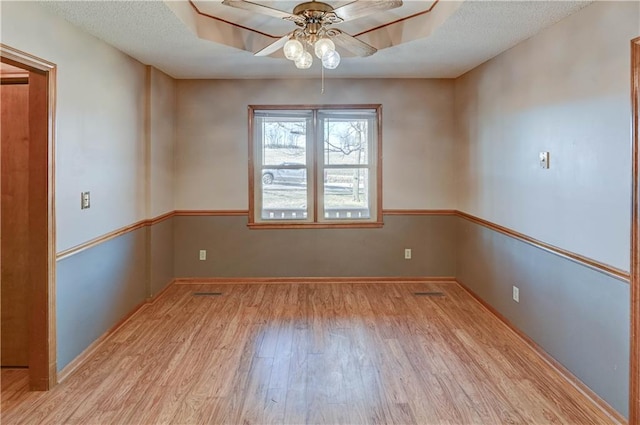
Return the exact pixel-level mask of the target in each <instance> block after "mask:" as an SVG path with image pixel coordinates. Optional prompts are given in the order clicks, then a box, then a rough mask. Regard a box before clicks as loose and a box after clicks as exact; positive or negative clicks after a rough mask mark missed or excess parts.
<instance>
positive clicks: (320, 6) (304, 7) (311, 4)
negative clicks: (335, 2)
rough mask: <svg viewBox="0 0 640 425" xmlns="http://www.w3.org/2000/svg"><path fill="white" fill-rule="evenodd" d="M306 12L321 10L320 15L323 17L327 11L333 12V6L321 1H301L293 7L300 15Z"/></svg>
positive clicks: (295, 13)
mask: <svg viewBox="0 0 640 425" xmlns="http://www.w3.org/2000/svg"><path fill="white" fill-rule="evenodd" d="M304 12H319V13H318V15H319V16H318V17H320V18H321V17H322V15H324V14H325V13H327V12H333V7H331V6H330V5H328V4H326V3H321V2H319V1H308V2H306V3H300V4H299V5H297V6H296V7H295V8H294V9H293V14H294V15H300V14H302V13H304ZM310 17H311V16H310Z"/></svg>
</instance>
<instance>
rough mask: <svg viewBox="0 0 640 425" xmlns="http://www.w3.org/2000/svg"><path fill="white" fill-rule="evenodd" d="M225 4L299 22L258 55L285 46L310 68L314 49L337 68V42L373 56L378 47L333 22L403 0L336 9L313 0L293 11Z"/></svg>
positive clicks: (371, 0)
mask: <svg viewBox="0 0 640 425" xmlns="http://www.w3.org/2000/svg"><path fill="white" fill-rule="evenodd" d="M222 4H224V5H226V6H231V7H235V8H238V9H243V10H247V11H250V12H255V13H260V14H263V15H267V16H272V17H275V18H279V19H284V20H286V21H291V22H293V23H294V24H295V25H297V28H296V29H295V30H293V31H291V32H290V33H288V34H286V35H284V36H283V37H281V38H280V39H278V40H277V41H276V42H274V43H272V44H270V45H268V46H267V47H265V48H264V49H262V50H260V51H258V52H257V53H255V56H268V55H270V54H272V53H275V52H276V51H277V50H278V49H280V48H282V49H283V52H284V55H285V57H286V58H287V59H290V60H292V61H294V63H295V65H296V67H298V68H300V69H307V68H309V67H311V64H312V63H313V56H312V55H311V53H309V51H308V50H313V51H314V53H315V54H316V56H317V57H318V59H321V60H322V66H323V67H324V68H327V69H335V68H336V67H337V66H338V65H339V64H340V54H339V53H338V52H337V51H336V49H335V45H336V44H337V45H338V46H340V47H342V48H344V49H345V50H348V51H349V52H351V53H353V54H355V55H357V56H363V57H364V56H371V55H373V54H374V53H375V52H376V51H377V49H376V48H375V47H373V46H370V45H369V44H367V43H365V42H363V41H360V40H358V39H357V38H355V37H353V36H351V35H349V34H347V33H345V32H343V31H341V30H339V29H337V28H333V27H332V25H334V24H339V23H341V22H347V21H351V20H354V19H357V18H362V17H363V16H367V15H370V14H372V13H376V12H380V11H384V10H390V9H395V8H397V7H400V6H402V0H360V1H358V0H354V1H352V2H351V3H348V4H346V5H344V6H340V7H338V8H336V9H334V8H333V7H332V6H331V5H329V4H327V3H322V2H319V1H315V0H313V1H309V2H305V3H300V4H299V5H297V6H296V7H295V8H294V9H293V13H289V12H285V11H282V10H279V9H274V8H272V7H268V6H264V5H262V4H258V3H254V2H251V1H247V0H224V1H223V2H222ZM334 42H335V43H334Z"/></svg>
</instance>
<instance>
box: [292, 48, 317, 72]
mask: <svg viewBox="0 0 640 425" xmlns="http://www.w3.org/2000/svg"><path fill="white" fill-rule="evenodd" d="M295 64H296V68H298V69H309V68H311V64H313V56H311V53H309V52H303V53H302V55H300V57H298V59H296V60H295Z"/></svg>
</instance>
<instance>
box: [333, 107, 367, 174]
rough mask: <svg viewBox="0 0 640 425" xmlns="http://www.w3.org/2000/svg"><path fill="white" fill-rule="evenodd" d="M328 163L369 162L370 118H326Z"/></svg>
mask: <svg viewBox="0 0 640 425" xmlns="http://www.w3.org/2000/svg"><path fill="white" fill-rule="evenodd" d="M324 162H325V164H326V165H330V164H331V165H340V164H351V165H367V164H368V163H369V120H368V119H345V118H340V119H335V118H332V117H325V118H324Z"/></svg>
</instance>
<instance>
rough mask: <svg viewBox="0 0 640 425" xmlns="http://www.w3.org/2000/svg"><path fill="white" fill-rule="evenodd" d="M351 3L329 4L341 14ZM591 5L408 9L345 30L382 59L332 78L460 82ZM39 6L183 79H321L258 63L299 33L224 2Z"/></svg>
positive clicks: (273, 62)
mask: <svg viewBox="0 0 640 425" xmlns="http://www.w3.org/2000/svg"><path fill="white" fill-rule="evenodd" d="M254 1H255V2H256V3H261V4H264V5H269V6H271V7H276V8H278V9H282V10H292V9H293V7H294V6H295V5H296V4H297V3H298V2H291V1H260V0H254ZM360 1H365V2H366V1H367V0H360ZM349 2H350V1H328V3H330V4H331V5H332V6H334V7H339V6H340V5H343V4H346V3H349ZM434 3H435V5H434ZM589 3H591V2H590V1H579V2H576V1H566V2H565V1H472V0H467V1H447V0H440V1H437V2H435V1H431V0H430V1H423V0H413V1H412V0H405V2H404V5H403V6H401V7H399V8H397V9H393V10H390V11H385V12H379V13H376V14H374V15H370V16H367V17H365V18H360V19H357V20H354V21H351V22H346V23H342V24H338V26H337V28H339V29H341V30H343V31H346V32H349V33H351V34H354V35H356V34H360V33H364V34H361V35H359V36H358V37H359V38H360V39H362V40H363V41H365V42H367V43H369V44H372V45H373V46H375V47H377V48H378V49H379V51H378V53H376V54H375V55H373V56H370V57H366V58H359V57H345V58H344V59H343V62H342V63H341V64H340V67H338V69H336V70H332V71H329V72H327V73H326V76H327V77H328V78H331V77H347V78H358V77H362V78H367V77H381V78H386V77H388V78H455V77H458V76H459V75H461V74H463V73H465V72H466V71H468V70H470V69H472V68H474V67H476V66H478V65H479V64H481V63H483V62H485V61H487V60H488V59H491V58H492V57H494V56H496V55H498V54H499V53H501V52H503V51H505V50H507V49H508V48H510V47H512V46H514V45H515V44H517V43H519V42H521V41H523V40H525V39H527V38H529V37H531V36H532V35H534V34H536V33H537V32H539V31H540V30H542V29H544V28H546V27H548V26H550V25H552V24H554V23H555V22H558V21H560V20H561V19H563V18H565V17H567V16H569V15H571V14H572V13H575V12H577V11H578V10H579V9H581V8H582V7H585V6H587V5H588V4H589ZM41 5H42V6H43V7H45V8H47V9H48V10H50V11H51V12H53V13H55V14H57V15H59V16H61V17H62V18H64V19H66V20H68V21H69V22H71V23H73V24H74V25H77V26H78V27H80V28H82V29H84V30H85V31H87V32H89V33H90V34H93V35H94V36H96V37H98V38H100V39H102V40H104V41H106V42H107V43H109V44H111V45H113V46H114V47H116V48H118V49H119V50H121V51H123V52H125V53H127V54H129V55H130V56H132V57H134V58H136V59H138V60H140V61H141V62H143V63H145V64H149V65H153V66H155V67H156V68H158V69H160V70H162V71H164V72H166V73H167V74H169V75H171V76H173V77H175V78H291V77H295V78H317V77H318V76H319V74H320V68H319V65H318V64H314V65H313V67H312V68H311V69H309V70H299V69H296V68H295V67H293V66H291V62H289V61H288V60H286V59H284V57H282V56H281V55H279V54H275V55H273V57H254V56H253V54H252V52H255V51H257V50H259V49H260V48H262V47H264V46H266V45H268V44H269V43H271V42H273V41H274V38H273V37H280V36H282V35H284V34H286V33H288V32H289V31H291V30H292V29H293V28H294V27H295V26H294V24H292V23H291V22H285V21H280V20H278V19H276V18H271V17H268V16H261V15H256V14H252V13H249V12H246V11H244V10H238V9H234V8H231V7H228V6H224V5H222V4H221V2H220V1H217V0H216V1H202V0H194V1H192V2H190V1H167V2H165V1H83V2H78V1H45V2H41ZM432 6H433V7H432ZM430 9H431V11H430V12H427V11H428V10H430ZM398 20H400V22H397V21H398ZM394 22H395V23H394ZM240 26H242V27H247V28H248V29H242V28H240ZM380 26H383V27H382V28H378V27H380ZM252 29H253V30H256V31H258V32H261V33H263V35H260V34H257V33H256V32H253V31H251V30H252ZM268 36H273V37H271V38H270V37H268Z"/></svg>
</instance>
